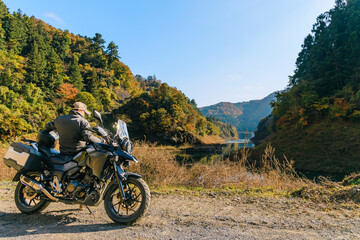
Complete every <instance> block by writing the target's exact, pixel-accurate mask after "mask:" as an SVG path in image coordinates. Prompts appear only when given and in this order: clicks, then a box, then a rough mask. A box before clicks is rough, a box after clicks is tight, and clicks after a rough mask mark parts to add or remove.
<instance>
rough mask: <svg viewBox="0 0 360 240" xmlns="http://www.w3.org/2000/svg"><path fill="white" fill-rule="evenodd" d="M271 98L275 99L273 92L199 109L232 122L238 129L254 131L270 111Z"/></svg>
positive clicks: (206, 114) (206, 113) (226, 121)
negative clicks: (255, 97)
mask: <svg viewBox="0 0 360 240" xmlns="http://www.w3.org/2000/svg"><path fill="white" fill-rule="evenodd" d="M272 100H275V93H271V94H269V95H268V96H266V97H264V98H262V99H255V100H250V101H244V102H238V103H231V102H219V103H217V104H213V105H210V106H205V107H201V108H199V109H200V111H201V112H202V113H203V114H204V115H205V116H214V117H217V118H219V119H221V120H222V121H223V122H224V123H229V124H232V125H233V126H235V127H236V129H237V130H238V131H246V130H249V131H255V130H256V128H257V125H258V123H259V121H260V120H261V119H262V118H264V117H266V116H268V115H269V114H270V113H271V111H272V108H271V106H270V102H271V101H272Z"/></svg>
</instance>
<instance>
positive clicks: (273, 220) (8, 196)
mask: <svg viewBox="0 0 360 240" xmlns="http://www.w3.org/2000/svg"><path fill="white" fill-rule="evenodd" d="M14 187H15V186H14V184H13V183H11V182H0V238H1V239H5V238H6V239H46V240H50V239H360V209H359V206H358V205H354V204H351V205H348V206H339V205H338V204H334V203H330V204H326V205H325V204H318V203H313V202H311V201H304V200H302V199H299V198H285V197H279V198H274V197H271V198H259V197H253V196H252V197H251V196H245V195H237V196H232V197H228V196H224V195H221V194H216V193H215V194H203V195H200V196H196V195H194V194H190V195H182V194H177V193H175V194H160V193H156V192H153V195H152V202H151V206H150V210H149V212H148V214H147V215H146V216H145V217H144V218H143V219H142V220H141V221H140V222H138V223H136V224H135V225H133V226H120V225H116V224H113V223H112V222H111V220H110V219H109V218H108V217H107V215H106V213H105V210H104V207H103V205H102V204H101V205H99V206H98V207H97V208H94V207H93V208H92V210H95V211H96V212H95V213H94V214H89V212H88V211H87V210H86V209H85V210H79V207H78V205H65V204H61V203H52V204H50V206H49V207H48V208H47V209H45V210H44V212H42V213H41V214H37V215H25V214H21V213H20V212H19V211H18V210H17V208H16V206H15V203H14V201H13V194H14Z"/></svg>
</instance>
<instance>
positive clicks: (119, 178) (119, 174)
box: [114, 161, 128, 201]
mask: <svg viewBox="0 0 360 240" xmlns="http://www.w3.org/2000/svg"><path fill="white" fill-rule="evenodd" d="M114 169H115V172H116V174H115V175H116V180H117V182H118V184H119V189H120V193H121V195H122V197H123V199H124V200H125V201H126V200H128V199H127V197H126V196H125V191H124V186H123V184H122V181H124V180H126V177H125V171H124V170H122V169H121V167H119V166H118V165H117V164H116V161H114Z"/></svg>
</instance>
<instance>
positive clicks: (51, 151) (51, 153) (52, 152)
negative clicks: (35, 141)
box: [39, 147, 60, 159]
mask: <svg viewBox="0 0 360 240" xmlns="http://www.w3.org/2000/svg"><path fill="white" fill-rule="evenodd" d="M39 151H40V152H41V153H42V154H43V155H45V156H46V157H47V158H48V159H50V158H51V157H54V156H58V155H59V154H60V152H59V151H58V150H56V149H53V148H46V147H39Z"/></svg>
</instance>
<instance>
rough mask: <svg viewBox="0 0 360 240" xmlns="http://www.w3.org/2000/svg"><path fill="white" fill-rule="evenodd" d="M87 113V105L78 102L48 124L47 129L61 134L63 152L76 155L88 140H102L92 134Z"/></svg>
mask: <svg viewBox="0 0 360 240" xmlns="http://www.w3.org/2000/svg"><path fill="white" fill-rule="evenodd" d="M85 114H88V115H90V112H89V111H88V110H87V108H86V105H85V104H84V103H82V102H76V103H74V107H73V109H72V110H71V111H70V113H69V114H68V115H63V116H59V117H57V118H56V119H55V120H54V121H51V122H49V123H47V124H46V126H45V128H46V130H47V131H49V132H50V131H53V130H56V132H57V133H58V134H59V136H60V140H59V143H60V153H61V154H64V155H75V154H76V153H78V152H79V151H80V150H81V149H83V148H84V147H85V146H86V142H93V143H100V142H102V141H101V139H99V138H97V137H95V136H93V135H92V134H91V131H90V130H89V128H90V124H89V122H88V121H87V120H86V119H85V118H84V117H85Z"/></svg>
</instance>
